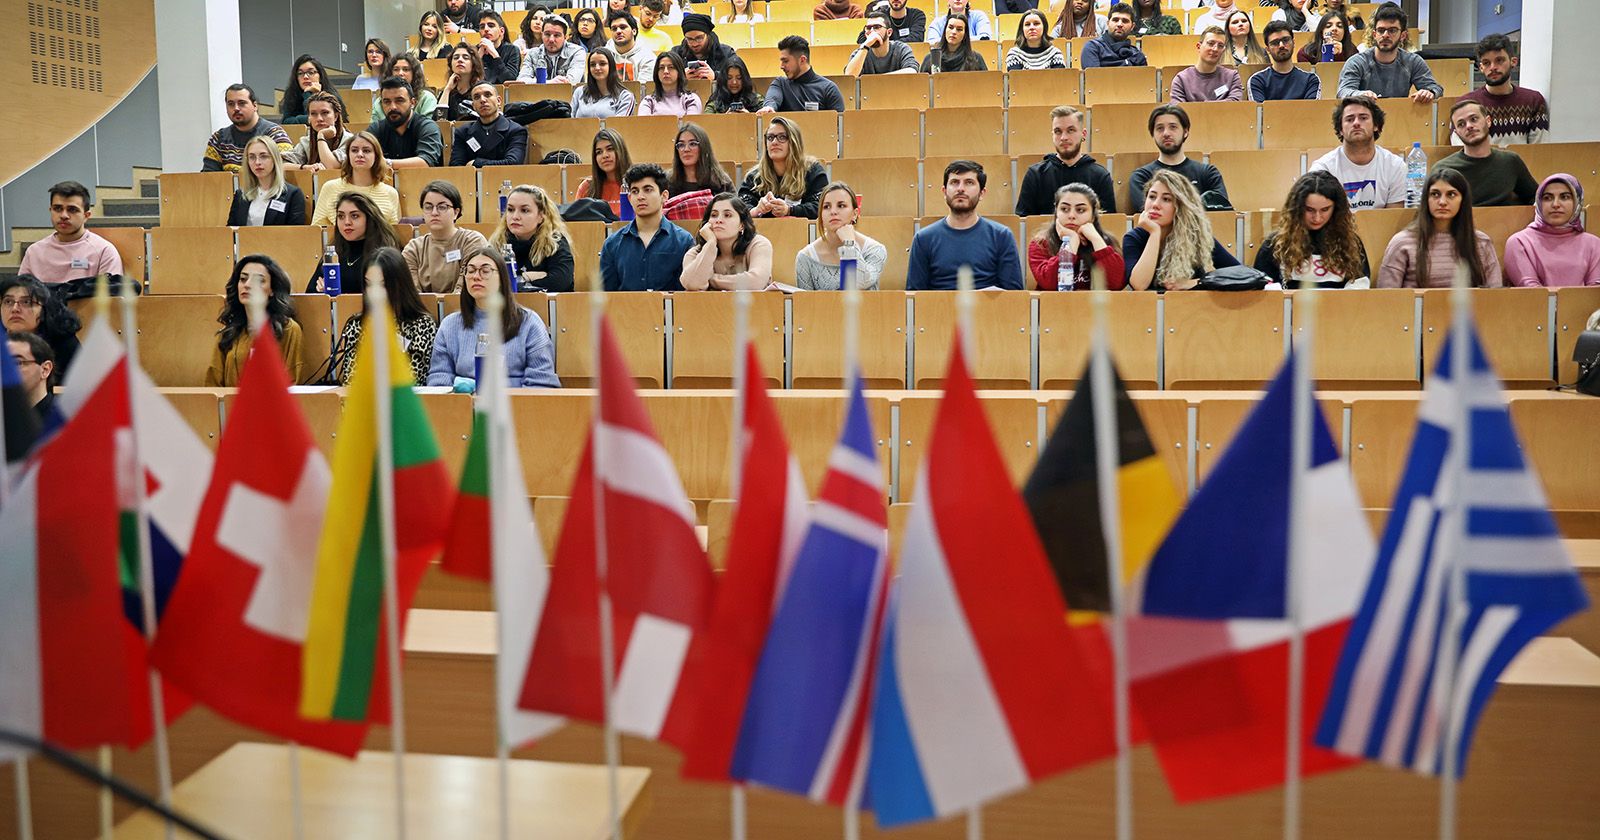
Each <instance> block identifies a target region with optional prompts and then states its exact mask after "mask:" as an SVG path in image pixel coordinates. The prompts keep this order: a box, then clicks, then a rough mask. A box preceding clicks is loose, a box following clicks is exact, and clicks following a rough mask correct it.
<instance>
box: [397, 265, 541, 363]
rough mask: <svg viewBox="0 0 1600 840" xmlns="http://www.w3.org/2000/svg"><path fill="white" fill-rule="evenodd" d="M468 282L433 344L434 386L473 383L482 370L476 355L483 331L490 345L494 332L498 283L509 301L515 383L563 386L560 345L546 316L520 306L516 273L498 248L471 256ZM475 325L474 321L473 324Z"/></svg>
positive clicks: (507, 327)
mask: <svg viewBox="0 0 1600 840" xmlns="http://www.w3.org/2000/svg"><path fill="white" fill-rule="evenodd" d="M465 273H466V281H465V282H464V283H462V285H461V311H459V312H452V313H450V314H449V315H446V316H445V319H444V323H442V324H440V325H439V336H438V338H437V339H435V340H434V344H433V360H432V364H431V365H430V366H429V367H428V384H429V385H455V384H456V383H458V382H461V383H463V384H465V383H466V382H471V383H472V384H473V387H474V389H475V388H476V384H477V383H476V382H475V381H474V377H475V376H476V375H477V366H476V364H475V359H476V356H477V351H478V340H479V336H483V341H484V342H485V344H487V342H488V340H489V339H488V335H489V316H488V313H487V312H485V311H484V310H485V308H486V307H487V305H488V300H489V295H490V293H492V292H493V291H494V289H496V288H497V287H498V288H499V290H500V295H501V297H502V298H504V299H505V301H506V307H505V310H504V314H503V315H502V316H501V325H500V326H501V335H503V336H505V353H506V371H507V373H508V374H509V375H510V377H511V387H513V388H560V387H561V380H559V379H557V378H556V360H555V354H554V352H553V351H554V349H555V346H554V344H553V343H552V342H551V340H550V331H549V330H547V329H545V325H544V320H543V319H541V318H540V317H539V316H538V315H537V314H535V313H534V312H533V310H531V309H528V308H527V307H524V306H518V305H517V304H516V301H515V299H513V298H512V296H511V294H512V292H513V291H514V290H515V287H513V286H512V284H511V272H510V271H509V270H507V268H506V262H505V259H504V258H503V257H501V256H500V254H499V253H497V252H496V251H495V250H494V249H493V248H480V249H478V250H476V251H474V252H472V253H471V254H469V255H468V256H467V265H466V272H465ZM468 325H470V326H468Z"/></svg>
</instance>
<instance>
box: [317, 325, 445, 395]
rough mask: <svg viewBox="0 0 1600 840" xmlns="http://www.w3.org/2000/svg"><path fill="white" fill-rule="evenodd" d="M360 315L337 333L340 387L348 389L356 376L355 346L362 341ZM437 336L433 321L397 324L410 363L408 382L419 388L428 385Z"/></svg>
mask: <svg viewBox="0 0 1600 840" xmlns="http://www.w3.org/2000/svg"><path fill="white" fill-rule="evenodd" d="M361 325H362V319H361V313H359V312H357V313H356V314H354V315H351V316H350V317H349V318H346V319H345V322H344V328H343V329H341V330H339V345H338V346H339V349H340V351H341V352H342V355H341V356H340V359H339V384H340V385H349V384H350V377H351V376H352V375H354V374H355V372H356V344H357V343H358V342H360V341H361ZM438 334H439V325H438V324H436V323H434V320H433V319H432V318H427V317H423V318H414V319H412V320H410V321H404V322H401V324H400V347H401V348H402V349H404V350H405V351H406V356H408V357H410V359H411V379H412V381H414V382H416V383H417V384H418V385H426V384H427V383H428V364H429V362H431V361H432V360H433V341H434V338H435V337H436V336H437V335H438Z"/></svg>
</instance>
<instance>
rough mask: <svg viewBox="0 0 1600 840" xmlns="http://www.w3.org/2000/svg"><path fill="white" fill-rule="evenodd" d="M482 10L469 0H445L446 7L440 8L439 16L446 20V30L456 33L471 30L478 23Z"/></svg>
mask: <svg viewBox="0 0 1600 840" xmlns="http://www.w3.org/2000/svg"><path fill="white" fill-rule="evenodd" d="M479 11H481V10H480V9H479V8H478V7H477V6H476V5H474V4H473V3H471V2H469V0H444V8H442V9H440V10H439V17H440V18H441V19H443V20H444V31H445V32H448V33H451V34H454V33H457V32H465V31H469V30H471V29H472V28H473V27H475V26H477V25H478V12H479Z"/></svg>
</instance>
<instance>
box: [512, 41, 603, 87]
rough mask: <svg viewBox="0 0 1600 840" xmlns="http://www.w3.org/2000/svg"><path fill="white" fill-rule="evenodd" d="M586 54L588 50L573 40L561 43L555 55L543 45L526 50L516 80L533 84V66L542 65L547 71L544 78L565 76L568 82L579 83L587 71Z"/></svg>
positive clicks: (587, 61) (587, 54) (587, 60)
mask: <svg viewBox="0 0 1600 840" xmlns="http://www.w3.org/2000/svg"><path fill="white" fill-rule="evenodd" d="M588 56H589V51H588V50H585V49H584V48H583V47H581V46H579V45H578V44H577V43H575V42H573V41H568V42H566V43H565V44H563V45H562V46H561V51H560V52H558V53H556V54H555V55H551V54H550V53H549V51H548V50H546V49H544V48H543V47H540V48H539V49H536V50H528V51H527V52H526V53H523V55H522V72H521V73H520V74H519V75H518V76H517V81H519V82H522V83H523V84H533V83H534V82H535V81H536V80H537V77H536V76H535V75H534V68H536V67H543V68H544V69H545V71H546V73H547V76H546V78H550V79H554V78H555V77H557V76H565V77H566V79H567V81H568V82H571V83H572V84H574V85H581V84H583V77H584V74H585V73H587V72H589V68H588V63H589V58H588Z"/></svg>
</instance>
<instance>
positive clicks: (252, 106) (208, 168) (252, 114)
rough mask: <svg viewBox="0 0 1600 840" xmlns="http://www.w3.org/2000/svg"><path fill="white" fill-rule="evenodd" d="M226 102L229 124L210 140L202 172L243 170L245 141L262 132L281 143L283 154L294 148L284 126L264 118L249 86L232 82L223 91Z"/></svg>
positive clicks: (203, 160)
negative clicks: (232, 83)
mask: <svg viewBox="0 0 1600 840" xmlns="http://www.w3.org/2000/svg"><path fill="white" fill-rule="evenodd" d="M222 101H223V104H225V105H227V107H228V124H227V125H225V126H223V127H222V128H219V129H217V131H216V133H214V134H212V135H211V139H209V140H207V141H206V153H205V157H203V158H202V159H201V160H200V171H201V172H238V171H240V170H242V169H243V168H244V147H245V144H247V143H249V142H250V141H251V140H254V139H255V138H257V137H260V136H262V135H266V136H267V137H269V138H271V140H272V142H274V143H276V144H278V153H279V154H282V153H284V152H287V151H289V150H290V149H291V148H293V147H294V143H293V142H291V141H290V140H289V135H288V133H287V132H285V131H284V130H283V127H282V126H280V125H278V124H277V123H275V122H273V121H271V120H264V119H262V118H261V110H260V106H259V104H258V103H257V102H256V92H255V90H254V89H252V88H251V87H250V86H249V85H247V84H243V83H240V84H234V85H228V89H227V90H226V91H224V92H223V94H222Z"/></svg>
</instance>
